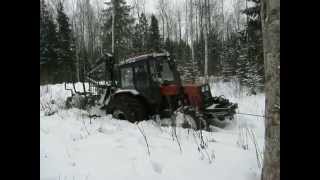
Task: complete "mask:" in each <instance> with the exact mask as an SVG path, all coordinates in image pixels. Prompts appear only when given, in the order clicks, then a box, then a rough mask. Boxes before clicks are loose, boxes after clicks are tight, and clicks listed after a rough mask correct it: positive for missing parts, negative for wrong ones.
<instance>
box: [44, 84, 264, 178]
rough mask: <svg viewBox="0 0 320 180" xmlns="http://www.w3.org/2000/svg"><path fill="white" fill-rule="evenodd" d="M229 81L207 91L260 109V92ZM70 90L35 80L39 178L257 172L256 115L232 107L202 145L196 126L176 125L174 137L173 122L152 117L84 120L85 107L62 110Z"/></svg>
mask: <svg viewBox="0 0 320 180" xmlns="http://www.w3.org/2000/svg"><path fill="white" fill-rule="evenodd" d="M235 84H236V83H224V82H221V81H215V82H213V83H212V84H211V88H212V93H213V94H214V95H222V94H223V95H225V96H226V97H227V98H229V99H230V100H231V101H233V102H237V103H238V104H239V112H243V113H253V114H260V115H263V114H264V94H257V95H254V96H247V95H246V93H245V91H242V92H240V93H239V92H238V89H237V88H236V85H235ZM69 95H70V92H69V91H66V90H64V85H63V84H57V85H49V86H40V177H41V179H42V180H55V179H56V180H108V179H112V180H122V179H137V180H149V179H152V180H156V179H166V180H179V179H183V180H188V179H190V180H193V179H217V180H258V179H260V173H261V168H260V167H259V164H258V162H259V161H262V157H261V156H262V151H263V149H262V148H263V144H264V120H263V119H262V118H259V117H253V116H245V115H240V114H239V115H237V116H236V118H235V121H234V122H233V123H232V124H230V125H229V126H227V127H226V128H225V129H217V131H216V132H204V131H203V132H202V133H203V137H204V142H205V143H206V144H207V146H206V147H205V148H204V149H202V148H200V138H199V136H198V135H199V133H200V132H199V131H198V132H196V131H192V130H188V129H182V128H177V131H176V132H177V137H178V141H177V138H176V137H175V136H173V135H172V134H173V133H172V132H173V129H171V128H170V127H160V126H158V125H157V124H156V123H155V122H153V121H143V122H141V123H139V124H138V125H137V124H132V123H129V122H127V121H120V120H115V119H112V117H111V116H110V115H108V116H104V117H100V118H95V119H94V118H92V119H90V118H89V117H88V112H86V111H82V110H79V109H69V110H66V109H64V100H65V98H66V97H67V96H69ZM48 109H51V110H48ZM50 112H55V113H54V114H53V115H50V116H48V114H50ZM144 135H145V136H146V139H147V142H148V146H149V150H150V154H149V153H148V147H147V145H146V141H145V138H144ZM252 137H254V138H252ZM179 143H180V145H181V150H180V147H179Z"/></svg>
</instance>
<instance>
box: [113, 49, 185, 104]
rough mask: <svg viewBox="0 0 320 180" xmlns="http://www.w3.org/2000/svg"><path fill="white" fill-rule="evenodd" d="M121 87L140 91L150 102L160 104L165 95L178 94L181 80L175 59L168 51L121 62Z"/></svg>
mask: <svg viewBox="0 0 320 180" xmlns="http://www.w3.org/2000/svg"><path fill="white" fill-rule="evenodd" d="M118 68H119V77H120V78H119V82H120V84H119V88H121V89H122V90H128V91H129V90H134V91H136V92H138V93H139V94H140V95H141V96H142V97H143V98H144V99H145V100H146V101H147V103H148V104H152V105H156V106H160V104H163V101H164V99H163V96H176V95H178V93H179V90H180V87H181V82H180V78H179V77H180V76H179V73H178V71H177V70H176V69H177V68H176V65H175V62H174V59H173V58H172V57H170V56H169V54H167V53H153V54H146V55H142V56H137V57H134V58H129V59H127V60H125V61H123V62H121V63H120V64H119V66H118Z"/></svg>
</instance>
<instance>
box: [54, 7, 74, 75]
mask: <svg viewBox="0 0 320 180" xmlns="http://www.w3.org/2000/svg"><path fill="white" fill-rule="evenodd" d="M57 22H58V42H59V49H58V66H59V69H60V75H61V79H63V80H66V79H68V80H71V79H70V76H69V75H71V73H73V72H75V64H74V59H75V52H74V42H73V37H72V30H71V27H70V23H69V18H68V16H67V15H66V14H65V12H64V8H63V4H62V2H61V1H60V2H59V3H58V5H57ZM68 76H69V78H68Z"/></svg>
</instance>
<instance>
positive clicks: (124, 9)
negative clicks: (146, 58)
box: [40, 0, 264, 93]
mask: <svg viewBox="0 0 320 180" xmlns="http://www.w3.org/2000/svg"><path fill="white" fill-rule="evenodd" d="M225 1H226V0H178V1H170V0H156V1H154V3H155V4H156V5H155V6H156V7H155V11H152V12H150V11H147V8H148V7H146V4H147V3H146V0H131V1H128V2H127V1H125V0H115V1H113V0H109V1H99V0H95V1H94V0H91V1H90V0H68V1H66V0H64V1H62V0H41V1H40V72H41V78H40V84H48V83H61V82H65V81H75V82H79V81H84V78H83V77H84V74H85V72H86V71H87V70H88V69H90V67H91V66H92V65H93V64H94V63H95V62H96V61H97V59H98V58H99V57H100V56H101V55H102V54H103V53H106V52H107V53H111V52H113V55H114V56H115V57H116V59H117V61H118V62H120V61H122V60H124V59H126V58H128V57H131V56H135V55H138V54H143V53H147V52H164V51H168V52H169V53H170V54H171V55H173V56H174V57H175V59H176V61H177V63H178V68H179V71H180V74H181V76H182V79H184V80H190V79H193V78H194V77H200V76H201V77H206V76H216V77H221V78H223V79H224V80H225V81H229V80H230V79H231V78H237V79H238V80H239V81H240V82H241V85H243V86H246V87H250V88H251V89H252V93H255V92H256V91H261V90H263V84H264V68H263V67H264V65H263V49H262V33H261V17H260V7H261V5H260V0H228V2H225ZM113 10H114V11H113ZM112 12H114V15H115V16H114V18H115V19H114V23H115V24H114V40H115V43H114V47H113V48H114V49H112V28H111V27H112ZM112 50H114V51H112Z"/></svg>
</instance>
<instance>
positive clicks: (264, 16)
mask: <svg viewBox="0 0 320 180" xmlns="http://www.w3.org/2000/svg"><path fill="white" fill-rule="evenodd" d="M261 20H262V30H263V48H264V64H265V78H266V80H265V83H266V84H265V92H266V119H265V126H266V133H265V151H264V163H263V169H262V176H261V179H262V180H277V179H280V0H263V1H262V6H261Z"/></svg>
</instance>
